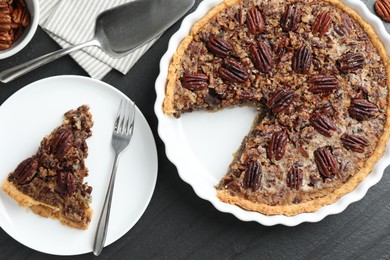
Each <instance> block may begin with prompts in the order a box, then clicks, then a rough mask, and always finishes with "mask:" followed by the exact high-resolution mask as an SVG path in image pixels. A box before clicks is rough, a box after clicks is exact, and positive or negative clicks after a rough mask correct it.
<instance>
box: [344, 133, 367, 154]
mask: <svg viewBox="0 0 390 260" xmlns="http://www.w3.org/2000/svg"><path fill="white" fill-rule="evenodd" d="M340 141H341V143H342V144H343V145H344V147H345V148H347V149H349V150H352V151H354V152H357V153H364V148H365V147H367V146H369V145H370V144H369V143H368V141H367V140H366V139H365V138H364V137H361V136H357V135H350V134H343V135H342V136H341V137H340Z"/></svg>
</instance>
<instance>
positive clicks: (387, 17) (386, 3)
mask: <svg viewBox="0 0 390 260" xmlns="http://www.w3.org/2000/svg"><path fill="white" fill-rule="evenodd" d="M374 9H375V12H376V14H377V15H378V16H379V17H380V18H381V19H382V20H383V21H385V22H390V0H377V1H376V2H375V5H374Z"/></svg>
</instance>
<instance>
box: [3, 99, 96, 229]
mask: <svg viewBox="0 0 390 260" xmlns="http://www.w3.org/2000/svg"><path fill="white" fill-rule="evenodd" d="M92 126H93V121H92V115H91V114H90V113H89V107H88V106H86V105H83V106H80V107H79V108H77V109H75V110H70V111H68V112H66V113H65V119H64V121H63V124H62V125H61V126H59V127H57V128H56V129H54V130H53V131H52V133H51V134H50V135H48V136H45V137H44V138H43V140H42V141H41V144H40V147H39V149H38V152H37V153H36V154H35V155H33V156H32V157H29V158H27V159H26V160H24V161H22V162H21V163H20V164H19V165H18V167H16V169H15V170H14V171H13V172H11V173H10V174H9V176H8V177H7V178H6V179H5V180H4V182H3V185H2V189H3V191H4V192H5V193H6V194H8V195H9V196H10V197H11V198H13V199H14V200H15V201H17V202H18V203H19V205H20V206H23V207H28V208H30V209H31V211H32V212H34V213H35V214H38V215H40V216H42V217H46V218H49V217H50V218H53V219H58V220H60V222H61V223H63V224H64V225H66V226H70V227H73V228H77V229H87V228H88V225H89V223H90V221H91V218H92V213H93V211H92V209H91V208H90V207H89V203H90V201H91V196H90V194H91V192H92V187H90V186H88V184H87V183H84V177H86V176H88V169H87V168H86V166H85V162H84V160H85V159H86V157H87V155H88V146H87V143H86V141H85V140H86V139H87V138H88V137H90V136H91V135H92V132H91V127H92Z"/></svg>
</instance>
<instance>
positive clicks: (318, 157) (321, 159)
mask: <svg viewBox="0 0 390 260" xmlns="http://www.w3.org/2000/svg"><path fill="white" fill-rule="evenodd" d="M314 160H315V162H316V165H317V169H318V171H319V173H320V174H321V175H322V176H323V177H325V178H329V177H330V176H334V175H338V173H339V166H338V163H337V161H336V158H335V157H334V156H333V154H332V152H331V150H330V147H327V146H326V147H321V148H318V149H317V150H316V151H314Z"/></svg>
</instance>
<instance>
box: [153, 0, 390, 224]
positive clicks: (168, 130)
mask: <svg viewBox="0 0 390 260" xmlns="http://www.w3.org/2000/svg"><path fill="white" fill-rule="evenodd" d="M222 1H223V0H204V1H203V2H201V3H200V4H199V6H198V8H197V10H196V11H195V12H193V13H192V14H190V15H188V16H187V17H186V18H185V19H184V20H183V22H182V24H181V27H180V29H179V30H178V31H177V32H176V33H175V34H174V35H173V36H172V37H171V39H170V41H169V45H168V50H167V52H166V53H165V54H164V56H163V57H162V58H161V61H160V74H159V76H158V78H157V80H156V84H155V88H156V94H157V98H156V103H155V107H154V110H155V113H156V116H157V118H158V133H159V136H160V138H161V139H162V141H163V142H164V143H165V151H166V155H167V157H168V159H169V160H170V161H171V162H172V163H174V164H175V166H176V167H177V170H178V173H179V175H180V177H181V178H182V179H183V180H184V181H185V182H187V183H188V184H190V185H191V186H192V188H193V189H194V191H195V193H196V194H197V195H198V196H199V197H200V198H202V199H205V200H208V201H210V202H211V203H212V204H213V205H214V207H215V208H216V209H218V210H219V211H221V212H226V213H231V214H233V215H234V216H236V217H237V218H238V219H240V220H242V221H256V222H258V223H260V224H262V225H265V226H273V225H277V224H282V225H286V226H296V225H298V224H301V223H303V222H318V221H320V220H322V219H323V218H325V217H326V216H329V215H333V214H338V213H340V212H342V211H343V210H345V209H346V208H347V206H348V205H350V204H351V203H353V202H356V201H358V200H360V199H362V198H363V197H364V195H365V194H366V193H367V191H368V189H369V188H370V187H372V186H373V185H375V184H376V183H377V182H378V181H379V180H380V179H381V178H382V175H383V172H384V170H385V168H386V167H387V166H388V165H389V161H390V146H389V145H388V146H387V148H386V150H385V152H384V154H383V156H382V158H381V159H380V160H379V161H378V162H377V163H376V165H375V167H374V168H373V170H372V172H371V174H369V175H368V176H367V177H366V178H365V179H364V180H363V181H362V182H361V183H360V184H359V185H358V186H357V187H356V188H355V189H354V190H353V191H352V192H350V193H348V194H346V195H344V196H343V197H341V198H340V199H338V200H337V201H336V202H334V203H333V204H330V205H327V206H325V207H322V208H321V209H319V210H318V211H316V212H310V213H301V214H298V215H295V216H291V217H287V216H282V215H275V216H266V215H264V214H261V213H257V212H251V211H246V210H244V209H242V208H240V207H238V206H235V205H230V204H227V203H224V202H221V201H220V200H219V199H218V198H217V196H216V190H215V185H217V184H218V182H219V180H220V178H221V177H222V176H223V174H224V173H225V171H226V167H227V165H229V163H230V162H231V159H232V155H231V153H233V152H234V151H235V149H237V147H238V146H239V144H240V142H241V140H242V136H244V135H245V134H247V132H248V131H249V127H248V129H241V130H239V129H235V130H234V131H230V128H229V127H226V123H227V122H231V121H232V122H234V123H238V125H247V126H250V124H251V122H252V121H253V118H254V116H255V112H254V113H253V114H251V113H249V112H250V111H253V110H250V109H249V110H247V111H245V113H241V112H240V110H237V109H245V108H236V109H234V110H229V111H227V110H222V111H220V112H218V113H208V114H207V117H205V116H204V115H205V114H206V113H207V112H204V113H202V112H197V113H191V115H189V114H186V115H182V117H181V118H180V119H175V118H171V117H167V116H165V115H164V114H163V112H162V104H163V100H164V97H165V84H166V79H167V75H168V67H169V63H170V61H171V58H172V56H173V54H174V53H175V51H176V49H177V47H178V46H179V44H180V42H181V41H182V39H183V38H184V37H185V36H187V34H188V33H189V32H190V30H191V28H192V26H193V25H194V23H195V22H197V21H198V20H200V19H201V18H202V17H203V16H205V15H206V14H207V13H208V12H209V11H210V10H211V9H212V8H213V7H214V6H216V5H218V4H220V3H221V2H222ZM342 1H343V3H344V4H346V5H347V6H349V7H350V8H352V9H354V10H355V11H356V12H357V13H358V14H359V15H360V16H361V17H363V19H364V20H365V21H366V22H368V23H369V24H371V25H372V26H373V28H374V29H375V31H376V33H377V35H378V37H379V39H380V40H381V42H382V43H383V45H384V46H385V48H386V49H387V50H388V54H389V55H390V35H389V34H388V33H387V31H386V29H385V27H384V25H383V23H382V22H381V20H380V19H379V18H378V17H376V16H375V15H374V14H372V13H371V12H370V11H369V10H368V8H367V6H366V5H365V4H364V3H363V2H362V1H356V0H342ZM211 117H212V119H211V120H207V118H211ZM226 118H229V120H226ZM220 122H224V123H223V124H222V123H220ZM241 122H245V123H242V124H240V123H241ZM231 126H232V127H234V126H235V125H234V124H232V125H231ZM210 129H213V131H210ZM238 131H241V133H238ZM210 132H211V133H210ZM226 138H229V140H236V143H235V144H234V143H230V142H226V141H225V140H226ZM214 147H218V149H219V150H218V151H219V152H220V153H219V154H218V157H216V156H215V153H213V149H214ZM221 147H222V148H221Z"/></svg>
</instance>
